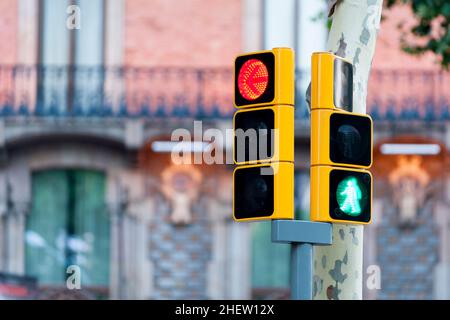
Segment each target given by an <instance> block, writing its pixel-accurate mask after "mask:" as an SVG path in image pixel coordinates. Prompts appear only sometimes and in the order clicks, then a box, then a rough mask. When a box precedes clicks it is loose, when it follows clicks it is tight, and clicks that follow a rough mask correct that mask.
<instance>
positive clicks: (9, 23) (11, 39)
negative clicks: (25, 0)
mask: <svg viewBox="0 0 450 320" xmlns="http://www.w3.org/2000/svg"><path fill="white" fill-rule="evenodd" d="M17 17H18V15H17V0H1V1H0V39H1V41H0V64H14V63H15V62H16V59H17V41H16V39H17Z"/></svg>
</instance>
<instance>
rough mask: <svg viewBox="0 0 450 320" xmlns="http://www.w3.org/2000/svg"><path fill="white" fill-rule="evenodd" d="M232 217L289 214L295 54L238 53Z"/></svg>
mask: <svg viewBox="0 0 450 320" xmlns="http://www.w3.org/2000/svg"><path fill="white" fill-rule="evenodd" d="M234 76H235V77H234V105H235V107H236V108H238V109H240V110H238V111H236V113H235V114H234V117H233V128H234V145H233V157H234V162H235V164H236V165H238V166H237V167H236V169H235V170H234V172H233V217H234V219H235V220H237V221H248V220H267V219H293V217H294V209H293V203H294V53H293V50H292V49H288V48H275V49H273V50H270V51H260V52H254V53H249V54H244V55H241V56H238V57H237V58H236V60H235V72H234Z"/></svg>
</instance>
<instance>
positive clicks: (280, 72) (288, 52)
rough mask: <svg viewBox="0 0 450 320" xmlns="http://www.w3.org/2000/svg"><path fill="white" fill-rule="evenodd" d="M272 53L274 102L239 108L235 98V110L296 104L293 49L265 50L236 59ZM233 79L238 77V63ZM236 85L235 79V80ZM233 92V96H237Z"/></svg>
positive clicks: (250, 104)
mask: <svg viewBox="0 0 450 320" xmlns="http://www.w3.org/2000/svg"><path fill="white" fill-rule="evenodd" d="M267 52H270V53H272V54H273V55H274V58H275V59H274V60H275V64H274V77H275V80H274V82H273V85H274V98H273V100H272V101H268V102H263V103H255V104H252V103H250V102H249V104H248V105H243V106H237V105H236V99H235V97H233V104H234V107H235V108H238V109H243V108H248V107H258V106H268V105H276V104H278V105H291V106H293V105H294V103H295V83H294V81H295V62H294V50H292V49H291V48H273V49H272V50H263V51H256V52H250V53H246V54H242V55H239V56H237V57H236V59H237V58H239V57H245V56H250V55H257V54H262V53H267ZM255 58H257V57H255ZM234 68H235V70H234V72H233V77H235V75H236V63H235V64H234ZM233 83H235V79H233ZM235 91H236V90H233V92H234V93H233V94H234V95H235Z"/></svg>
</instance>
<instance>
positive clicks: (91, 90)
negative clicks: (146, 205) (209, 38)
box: [0, 65, 450, 121]
mask: <svg viewBox="0 0 450 320" xmlns="http://www.w3.org/2000/svg"><path fill="white" fill-rule="evenodd" d="M232 78H233V75H232V70H231V69H229V68H211V69H196V68H179V67H167V68H165V67H154V68H135V67H107V68H106V67H103V66H101V67H79V66H77V67H75V66H23V65H16V66H0V116H2V117H7V116H58V117H64V116H69V117H74V116H76V117H175V118H185V117H192V118H229V117H231V116H232V114H233V112H234V110H233V107H232V98H233V97H232ZM309 79H310V76H309V72H303V71H297V83H296V90H297V94H296V100H297V102H296V115H297V118H300V119H306V118H308V117H309V112H308V109H307V106H306V103H305V99H304V97H305V94H304V93H305V89H306V86H307V85H308V83H309ZM449 106H450V73H443V72H433V71H395V70H394V71H380V70H373V71H372V75H371V78H370V81H369V94H368V112H369V113H371V114H372V116H373V117H374V119H376V120H386V121H392V120H426V121H439V120H448V119H450V112H449Z"/></svg>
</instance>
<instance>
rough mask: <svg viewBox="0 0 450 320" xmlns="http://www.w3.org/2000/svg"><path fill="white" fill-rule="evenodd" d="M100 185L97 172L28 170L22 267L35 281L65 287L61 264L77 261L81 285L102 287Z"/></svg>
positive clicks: (106, 234) (104, 250)
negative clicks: (30, 173) (29, 204)
mask: <svg viewBox="0 0 450 320" xmlns="http://www.w3.org/2000/svg"><path fill="white" fill-rule="evenodd" d="M105 188H106V184H105V176H104V174H103V173H101V172H97V171H89V170H48V171H40V172H35V173H34V174H33V176H32V208H31V213H30V215H29V216H28V217H27V221H26V233H25V241H26V251H25V260H26V261H25V266H26V274H27V275H29V276H34V277H37V279H38V284H39V285H54V286H65V282H66V277H67V276H68V274H67V273H66V270H67V267H68V266H69V265H77V266H79V267H80V269H81V285H82V287H83V286H87V287H100V288H101V287H108V283H109V247H110V245H109V242H110V221H109V215H108V212H107V210H106V207H105V202H104V197H105Z"/></svg>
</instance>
